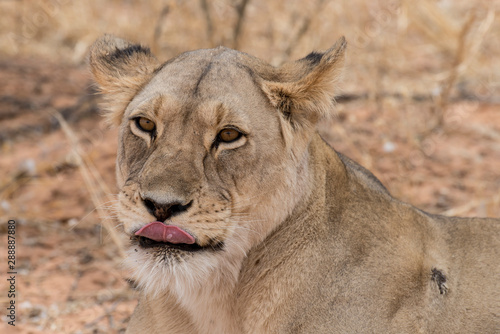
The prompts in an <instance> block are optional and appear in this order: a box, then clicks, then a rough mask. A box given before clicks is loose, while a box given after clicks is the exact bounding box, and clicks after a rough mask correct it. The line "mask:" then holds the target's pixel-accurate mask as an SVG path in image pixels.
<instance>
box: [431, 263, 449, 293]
mask: <svg viewBox="0 0 500 334" xmlns="http://www.w3.org/2000/svg"><path fill="white" fill-rule="evenodd" d="M431 274H432V276H431V280H433V281H434V282H436V284H437V286H438V288H439V293H440V294H442V295H444V294H446V292H447V291H448V287H447V286H446V275H445V274H443V272H442V271H440V270H438V269H436V268H432V270H431Z"/></svg>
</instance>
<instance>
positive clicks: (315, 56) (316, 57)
mask: <svg viewBox="0 0 500 334" xmlns="http://www.w3.org/2000/svg"><path fill="white" fill-rule="evenodd" d="M323 55H324V54H323V53H319V52H311V53H310V54H308V55H307V56H305V58H304V59H305V60H307V61H309V62H310V63H311V65H317V64H318V63H319V62H320V61H321V59H322V58H323Z"/></svg>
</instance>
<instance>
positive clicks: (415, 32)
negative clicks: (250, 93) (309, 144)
mask: <svg viewBox="0 0 500 334" xmlns="http://www.w3.org/2000/svg"><path fill="white" fill-rule="evenodd" d="M0 13H1V14H2V15H1V16H2V18H1V20H0V157H1V158H0V220H1V222H2V224H1V225H0V237H1V238H0V246H1V247H0V248H1V253H0V260H1V261H2V262H1V263H2V264H1V268H2V269H0V273H5V272H6V271H7V270H6V269H5V268H6V265H7V252H6V249H7V247H6V245H7V237H6V231H7V227H6V226H7V221H8V220H9V219H15V220H16V223H17V229H16V232H17V234H16V237H17V239H16V240H17V261H16V270H17V272H18V275H17V295H16V305H17V312H18V314H17V315H18V316H17V322H16V327H15V329H14V328H12V327H11V326H7V325H6V323H5V320H6V318H5V316H4V314H3V313H4V312H2V314H1V315H0V317H1V321H0V331H1V332H2V333H11V332H18V333H122V332H123V331H124V328H125V327H126V324H127V321H128V319H129V317H130V314H131V312H132V310H133V308H134V306H135V304H136V298H137V292H135V291H134V290H133V284H131V283H130V282H128V281H127V273H126V272H124V271H123V270H122V268H121V266H120V262H121V258H122V256H123V249H124V247H126V244H127V240H126V239H125V238H124V236H123V235H122V234H120V232H121V229H120V226H119V223H118V222H117V221H115V220H114V218H113V210H112V207H113V204H114V203H115V194H116V192H117V189H116V186H115V181H114V159H115V150H116V146H117V133H116V129H112V128H108V127H106V126H105V125H104V124H103V122H102V120H101V118H100V116H99V114H98V112H99V101H100V96H99V95H98V94H96V92H95V88H94V86H93V84H92V82H91V80H90V75H89V70H88V67H87V64H86V57H87V52H88V48H89V46H90V45H91V44H92V42H93V41H94V40H95V39H96V38H97V37H99V36H101V35H102V34H103V33H112V34H115V35H118V36H120V37H123V38H127V39H130V40H133V41H136V42H140V43H141V44H144V45H149V46H150V47H151V49H152V50H153V52H154V53H155V54H156V55H157V56H158V58H159V59H161V60H167V59H169V58H170V57H173V56H175V55H178V54H179V53H181V52H184V51H188V50H193V49H199V48H210V47H214V46H218V45H224V46H227V47H231V48H236V49H239V50H241V51H244V52H247V53H251V54H253V55H255V56H258V57H260V58H262V59H264V60H266V61H268V62H270V63H271V64H273V65H279V64H281V63H283V62H285V61H287V60H292V59H297V58H301V57H303V56H305V55H307V54H308V53H309V52H310V51H313V50H322V49H326V48H329V47H330V46H331V45H333V44H334V43H335V41H336V40H337V39H338V38H339V37H340V36H345V37H346V38H347V41H348V45H349V46H348V52H347V53H348V56H347V65H346V70H345V74H344V79H343V83H342V85H341V87H342V89H341V91H339V92H338V96H337V101H338V104H337V107H336V109H337V110H336V117H335V119H334V120H333V121H331V122H328V123H323V124H321V125H320V129H319V130H320V132H321V134H322V136H323V137H324V138H325V139H326V140H327V141H328V142H329V143H330V144H331V145H332V146H333V147H334V148H336V149H337V150H338V151H341V152H343V153H344V154H346V155H348V156H350V157H351V158H353V159H354V160H356V161H358V162H359V163H361V164H362V165H363V166H365V167H366V168H368V169H370V170H371V171H373V172H374V174H375V175H376V176H377V177H378V178H380V180H381V181H382V182H383V183H384V184H385V185H386V186H387V188H388V189H389V190H390V191H391V192H392V194H393V195H394V196H396V197H398V198H400V199H402V200H404V201H407V202H410V203H412V204H414V205H416V206H418V207H420V208H422V209H424V210H426V211H429V212H431V213H436V214H447V215H462V216H481V217H500V108H499V104H500V1H492V0H474V1H470V0H469V1H465V0H453V1H452V0H441V1H437V0H420V1H411V0H399V1H382V0H380V1H369V2H368V1H361V0H336V1H334V0H313V1H298V0H295V1H293V0H292V1H286V2H285V1H265V0H214V1H212V0H197V1H186V0H184V1H181V0H153V1H147V2H146V1H143V2H142V1H132V0H109V1H104V0H89V1H71V0H44V1H41V0H40V1H37V0H32V1H28V0H17V1H16V0H0ZM6 275H7V274H5V276H6ZM3 276H4V275H2V277H3ZM0 288H1V291H3V292H2V293H1V294H0V305H1V308H2V309H4V310H5V308H4V306H6V305H7V303H9V299H8V298H7V290H8V286H7V282H6V280H5V279H3V278H2V279H0ZM13 330H14V331H13Z"/></svg>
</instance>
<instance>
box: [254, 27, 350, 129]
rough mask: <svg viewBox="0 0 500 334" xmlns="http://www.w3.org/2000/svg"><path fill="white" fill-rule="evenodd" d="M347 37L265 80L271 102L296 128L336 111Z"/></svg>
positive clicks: (287, 66)
mask: <svg viewBox="0 0 500 334" xmlns="http://www.w3.org/2000/svg"><path fill="white" fill-rule="evenodd" d="M346 45H347V43H346V41H345V38H344V37H342V38H340V39H339V40H338V41H337V43H335V45H334V46H333V47H332V48H330V49H329V50H327V51H326V52H324V53H317V52H313V53H311V54H309V55H308V56H307V57H305V58H302V59H300V60H297V61H294V62H291V63H285V64H284V65H283V66H282V67H281V68H279V69H278V71H279V77H280V79H279V80H278V81H264V82H263V90H264V92H265V93H266V95H267V96H268V98H269V100H270V101H271V104H272V105H273V106H274V107H276V108H277V109H278V110H279V111H281V112H282V113H283V114H284V115H285V116H286V118H288V119H289V120H290V122H291V123H292V126H293V127H294V128H297V127H303V126H307V125H309V126H310V125H315V124H316V123H317V122H318V120H320V119H321V118H324V117H326V116H329V115H330V114H332V113H333V103H334V100H333V98H334V96H335V94H337V82H338V81H339V78H340V75H341V73H342V69H343V67H344V58H345V56H344V55H345V49H346Z"/></svg>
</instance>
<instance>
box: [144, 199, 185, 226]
mask: <svg viewBox="0 0 500 334" xmlns="http://www.w3.org/2000/svg"><path fill="white" fill-rule="evenodd" d="M143 201H144V205H145V206H146V208H147V209H148V211H149V213H150V214H152V215H153V216H155V218H156V220H158V221H160V222H163V221H165V220H167V219H169V218H170V217H172V216H175V215H178V214H180V213H182V212H184V211H187V209H188V208H189V207H190V206H191V203H192V202H189V203H187V204H185V205H183V204H182V203H179V202H172V203H159V202H155V201H154V200H152V199H150V198H145V199H144V200H143Z"/></svg>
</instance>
